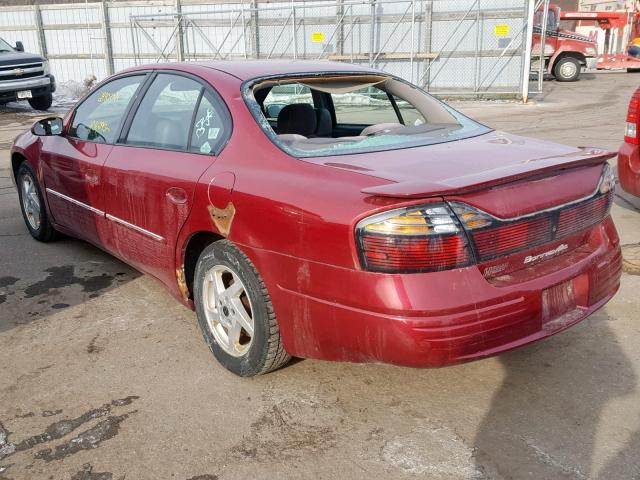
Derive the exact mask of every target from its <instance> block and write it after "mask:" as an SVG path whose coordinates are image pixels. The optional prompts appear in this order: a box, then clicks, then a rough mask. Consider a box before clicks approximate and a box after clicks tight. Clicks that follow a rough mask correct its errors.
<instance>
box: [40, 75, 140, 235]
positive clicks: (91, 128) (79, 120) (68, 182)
mask: <svg viewBox="0 0 640 480" xmlns="http://www.w3.org/2000/svg"><path fill="white" fill-rule="evenodd" d="M144 78H145V75H134V76H129V77H124V78H119V79H116V80H113V81H111V82H109V83H107V84H105V85H103V86H102V87H100V88H99V89H98V90H96V91H95V92H94V93H92V94H91V95H90V96H89V97H87V98H86V99H85V100H84V101H83V102H82V104H80V106H79V107H78V108H77V109H76V111H75V113H74V116H73V119H72V121H71V124H70V125H69V127H68V129H67V131H66V132H65V133H64V135H59V136H48V137H42V139H43V144H42V150H41V160H42V166H43V167H42V168H43V177H44V185H45V188H46V192H47V200H48V203H49V208H50V210H51V214H52V216H53V219H54V221H55V222H56V223H57V224H58V225H61V226H63V227H66V228H69V229H70V230H72V231H73V232H74V233H75V234H77V235H78V236H79V237H82V238H84V239H86V240H89V241H91V242H93V243H97V244H100V245H102V244H103V241H102V237H103V236H104V211H105V206H104V205H105V202H104V197H103V192H102V188H103V175H102V167H103V165H104V162H105V161H106V159H107V157H108V156H109V154H110V152H111V150H112V149H113V145H112V144H113V143H114V141H115V139H116V137H117V135H118V134H119V133H120V127H121V126H122V121H123V119H124V115H125V114H126V111H127V107H128V105H129V103H130V102H131V101H132V99H133V98H134V96H135V93H136V92H137V91H138V89H139V88H140V86H141V85H142V83H143V81H144Z"/></svg>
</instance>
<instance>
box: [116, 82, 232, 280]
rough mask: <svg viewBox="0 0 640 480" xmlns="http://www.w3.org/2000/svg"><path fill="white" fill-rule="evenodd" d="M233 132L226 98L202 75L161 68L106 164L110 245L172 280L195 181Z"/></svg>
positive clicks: (134, 262) (154, 272)
mask: <svg viewBox="0 0 640 480" xmlns="http://www.w3.org/2000/svg"><path fill="white" fill-rule="evenodd" d="M230 131H231V120H230V114H229V111H228V110H227V108H226V106H225V105H224V103H223V102H222V100H221V99H220V97H219V96H218V95H217V94H216V93H215V92H214V91H213V90H212V89H211V88H210V87H208V86H206V85H204V84H203V83H202V82H201V81H200V80H199V79H197V78H195V77H191V76H186V75H182V74H176V73H158V74H156V75H155V77H154V78H153V79H152V81H151V82H150V85H149V87H148V89H147V90H146V91H145V92H144V94H143V95H142V96H141V99H140V100H139V101H138V102H137V104H136V105H134V107H133V108H132V112H131V114H130V118H129V119H128V121H127V125H126V126H125V132H123V136H122V137H121V139H120V141H119V143H118V144H117V145H115V146H114V147H113V150H112V152H111V154H110V155H109V158H108V160H107V162H106V164H105V186H104V191H105V196H106V197H107V198H108V201H107V204H106V216H107V220H108V224H109V228H110V230H111V232H112V235H110V242H112V243H111V245H110V247H111V248H113V249H114V250H116V251H117V252H118V253H119V254H120V256H121V257H123V258H124V259H125V260H126V261H128V262H130V263H131V264H133V265H134V266H136V267H137V268H139V269H141V270H143V271H145V272H148V273H150V274H151V275H154V276H155V277H157V278H159V279H160V280H162V281H164V282H165V283H170V282H172V281H175V265H174V254H175V245H176V239H177V236H178V233H179V231H180V228H181V227H182V225H183V224H184V222H185V220H186V218H187V215H188V214H189V211H190V209H191V205H192V201H193V196H194V191H195V185H196V183H197V181H198V179H199V178H200V176H201V175H202V174H203V173H204V171H205V170H206V169H207V168H208V167H209V166H210V165H211V163H212V162H214V161H215V159H216V155H217V154H218V152H219V151H220V149H221V147H222V146H223V145H224V143H225V142H226V139H227V138H228V136H229V134H230Z"/></svg>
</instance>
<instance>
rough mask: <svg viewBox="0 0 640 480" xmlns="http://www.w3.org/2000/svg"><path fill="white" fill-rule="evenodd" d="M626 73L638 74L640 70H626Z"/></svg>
mask: <svg viewBox="0 0 640 480" xmlns="http://www.w3.org/2000/svg"><path fill="white" fill-rule="evenodd" d="M627 73H640V68H627Z"/></svg>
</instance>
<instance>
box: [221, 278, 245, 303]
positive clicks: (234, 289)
mask: <svg viewBox="0 0 640 480" xmlns="http://www.w3.org/2000/svg"><path fill="white" fill-rule="evenodd" d="M242 292H244V287H243V286H242V282H241V281H240V279H239V278H238V277H236V276H235V275H234V276H233V284H231V285H230V286H229V288H227V289H226V290H225V292H224V293H225V295H227V296H228V297H230V298H236V297H239V296H240V294H241V293H242Z"/></svg>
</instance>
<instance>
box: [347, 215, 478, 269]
mask: <svg viewBox="0 0 640 480" xmlns="http://www.w3.org/2000/svg"><path fill="white" fill-rule="evenodd" d="M356 237H357V239H358V244H359V246H360V256H361V260H362V263H363V266H364V267H365V268H366V269H367V270H370V271H374V272H388V273H409V272H437V271H440V270H448V269H451V268H457V267H463V266H467V265H469V264H471V260H472V258H471V254H470V251H469V246H468V244H467V239H466V236H465V234H464V232H463V231H462V228H461V227H460V222H459V221H458V219H457V217H456V215H455V214H454V213H453V212H452V211H451V209H450V208H449V206H448V205H446V204H444V203H438V204H428V205H420V206H412V207H409V208H401V209H397V210H392V211H389V212H384V213H381V214H378V215H374V216H372V217H369V218H366V219H364V220H362V221H360V222H359V223H358V225H357V226H356Z"/></svg>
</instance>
